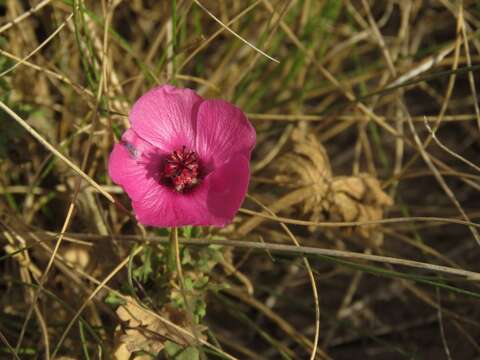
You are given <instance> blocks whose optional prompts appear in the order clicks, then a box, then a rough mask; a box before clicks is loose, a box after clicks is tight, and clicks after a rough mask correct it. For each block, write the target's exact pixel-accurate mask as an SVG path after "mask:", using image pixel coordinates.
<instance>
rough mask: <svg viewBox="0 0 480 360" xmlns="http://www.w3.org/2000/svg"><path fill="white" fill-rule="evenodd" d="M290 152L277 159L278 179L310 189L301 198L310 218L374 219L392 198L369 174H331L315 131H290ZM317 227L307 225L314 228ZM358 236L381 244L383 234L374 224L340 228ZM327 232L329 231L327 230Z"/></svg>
mask: <svg viewBox="0 0 480 360" xmlns="http://www.w3.org/2000/svg"><path fill="white" fill-rule="evenodd" d="M292 140H293V142H294V146H293V152H291V153H288V154H286V155H284V156H283V157H282V158H280V159H279V161H278V162H277V166H278V170H279V173H280V175H279V176H278V180H280V179H286V178H289V179H294V181H295V183H294V185H295V186H296V187H299V186H301V187H305V188H309V189H310V190H309V196H306V197H304V199H302V200H303V212H304V213H305V214H307V215H310V219H311V220H312V221H316V222H320V221H328V220H330V221H348V222H351V221H375V220H380V219H382V218H383V211H384V209H385V208H386V207H388V206H391V205H392V203H393V201H392V199H391V198H390V197H389V196H388V195H387V194H386V193H385V192H384V191H383V190H382V188H381V185H380V182H379V181H378V180H377V179H376V178H374V177H373V176H371V175H369V174H359V175H356V176H337V177H336V176H334V175H333V172H332V169H331V166H330V161H329V159H328V154H327V152H326V150H325V148H324V147H323V145H322V144H321V143H320V142H319V141H318V140H317V138H316V136H315V134H312V133H308V132H307V131H301V130H300V129H296V130H295V131H293V133H292ZM315 228H316V227H310V230H311V231H313V230H314V229H315ZM342 231H343V232H346V233H347V234H348V235H357V236H358V237H359V238H360V239H361V240H362V241H363V242H364V243H365V244H366V245H367V246H380V245H381V244H382V242H383V236H382V233H381V232H379V231H378V227H377V226H375V225H365V226H356V227H352V228H348V229H346V230H344V229H343V230H342ZM327 234H330V235H331V234H332V232H331V231H328V232H327Z"/></svg>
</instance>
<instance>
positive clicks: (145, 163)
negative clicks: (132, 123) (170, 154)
mask: <svg viewBox="0 0 480 360" xmlns="http://www.w3.org/2000/svg"><path fill="white" fill-rule="evenodd" d="M162 156H163V155H162V154H161V153H159V151H158V149H156V148H155V147H153V146H152V145H150V144H149V143H148V142H146V141H145V140H143V139H142V138H141V137H139V136H138V135H137V134H136V133H135V132H134V131H133V130H132V129H128V130H127V131H126V132H125V133H124V134H123V135H122V141H121V142H120V143H117V144H115V146H114V147H113V150H112V153H111V154H110V158H109V159H108V174H109V176H110V177H111V179H112V180H113V182H115V183H116V184H118V185H120V186H121V187H122V188H123V189H124V190H125V192H126V193H127V194H128V196H129V197H130V198H131V199H132V200H135V199H138V198H142V197H143V196H144V195H145V193H146V192H148V191H150V190H151V189H152V188H153V187H157V186H158V179H156V169H160V167H161V161H162Z"/></svg>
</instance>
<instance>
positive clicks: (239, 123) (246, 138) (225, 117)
mask: <svg viewBox="0 0 480 360" xmlns="http://www.w3.org/2000/svg"><path fill="white" fill-rule="evenodd" d="M254 146H255V129H254V128H253V126H252V125H251V124H250V122H249V121H248V120H247V118H246V117H245V114H244V113H243V112H242V111H241V110H240V109H238V108H237V107H235V106H233V105H232V104H230V103H228V102H226V101H223V100H205V101H203V102H202V103H201V104H200V106H199V108H198V119H197V140H196V150H197V152H198V155H199V156H200V158H201V159H202V160H203V161H204V162H205V164H207V166H208V167H209V168H215V167H218V166H221V165H222V164H223V163H224V162H225V161H227V160H228V159H229V158H230V157H231V156H232V155H234V154H236V153H241V154H243V155H244V156H245V157H246V158H247V159H250V153H251V152H252V149H253V147H254Z"/></svg>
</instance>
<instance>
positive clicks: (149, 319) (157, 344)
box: [115, 297, 203, 360]
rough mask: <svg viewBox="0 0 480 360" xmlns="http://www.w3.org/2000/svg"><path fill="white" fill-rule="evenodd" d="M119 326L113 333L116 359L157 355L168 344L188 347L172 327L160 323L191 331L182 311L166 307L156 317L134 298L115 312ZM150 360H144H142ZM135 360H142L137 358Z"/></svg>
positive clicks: (128, 298) (199, 331) (190, 341)
mask: <svg viewBox="0 0 480 360" xmlns="http://www.w3.org/2000/svg"><path fill="white" fill-rule="evenodd" d="M117 315H118V317H119V318H120V321H121V326H118V327H117V329H116V338H117V343H118V346H117V348H116V351H115V359H117V360H126V359H130V358H131V356H132V354H134V353H136V352H140V351H143V352H146V353H148V354H153V355H157V354H158V353H159V352H160V351H162V350H163V349H164V348H165V342H166V341H167V340H170V341H172V342H174V343H176V344H178V345H181V346H189V345H191V344H192V339H191V338H189V337H188V335H185V334H184V333H182V332H180V331H179V330H177V329H176V328H175V327H173V326H171V325H169V324H167V323H166V322H164V321H162V320H161V318H163V319H166V320H169V321H170V322H172V323H174V324H176V325H178V326H179V327H181V328H184V329H186V330H187V331H188V332H190V331H191V325H190V324H189V323H188V321H187V317H186V314H185V313H184V311H182V310H178V309H175V308H173V307H172V306H169V305H166V306H164V307H163V308H162V310H161V311H160V313H159V314H158V315H159V316H155V315H154V314H153V313H152V312H151V311H149V310H147V309H145V308H143V307H142V306H141V305H139V304H138V303H137V302H136V301H135V300H134V299H133V298H131V297H127V302H126V303H125V304H124V305H120V306H119V307H118V309H117ZM197 328H198V329H197V333H199V334H201V332H202V331H203V327H201V326H198V325H197ZM147 358H148V359H150V358H151V357H150V356H148V357H145V359H147ZM135 359H143V357H142V356H137V357H135Z"/></svg>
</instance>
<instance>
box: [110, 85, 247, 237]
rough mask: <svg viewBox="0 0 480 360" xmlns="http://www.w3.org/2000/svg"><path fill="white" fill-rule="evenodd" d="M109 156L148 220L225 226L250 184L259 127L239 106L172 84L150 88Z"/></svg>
mask: <svg viewBox="0 0 480 360" xmlns="http://www.w3.org/2000/svg"><path fill="white" fill-rule="evenodd" d="M130 122H131V125H132V127H131V128H130V129H128V130H127V131H126V132H125V133H124V134H123V136H122V141H121V142H120V143H117V144H115V146H114V148H113V151H112V153H111V154H110V159H109V162H108V173H109V175H110V177H111V178H112V180H113V181H114V182H115V183H117V184H119V185H120V186H122V187H123V189H124V190H125V192H126V193H127V194H128V196H129V197H130V199H131V200H132V207H133V210H134V212H135V215H136V217H137V220H138V221H139V222H140V223H142V224H144V225H151V226H159V227H175V226H184V225H204V226H206V225H215V226H225V225H226V224H227V223H229V222H230V221H231V220H232V219H233V217H234V215H235V213H236V212H237V211H238V209H239V207H240V205H241V203H242V202H243V199H244V198H245V194H246V192H247V188H248V182H249V178H250V169H249V161H250V154H251V152H252V149H253V147H254V146H255V129H254V128H253V127H252V125H251V124H250V122H249V121H248V120H247V118H246V117H245V115H244V114H243V113H242V111H240V110H239V109H238V108H237V107H235V106H233V105H231V104H230V103H228V102H226V101H222V100H205V99H203V98H201V97H200V96H199V95H198V94H197V93H196V92H194V91H193V90H190V89H178V88H175V87H173V86H171V85H164V86H159V87H156V88H154V89H152V90H150V91H148V92H147V93H146V94H144V95H143V96H142V97H140V99H138V100H137V102H136V103H135V104H134V105H133V108H132V110H131V112H130Z"/></svg>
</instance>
